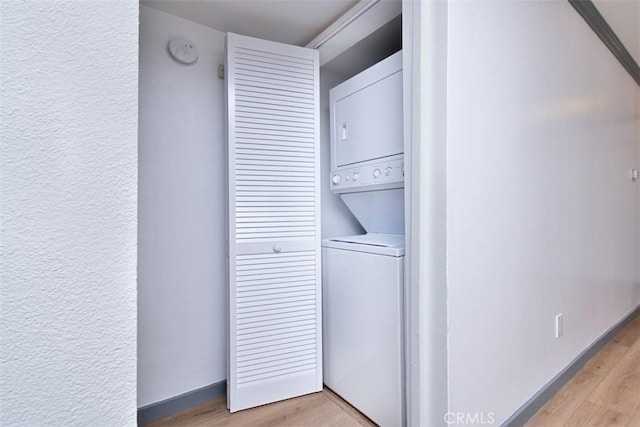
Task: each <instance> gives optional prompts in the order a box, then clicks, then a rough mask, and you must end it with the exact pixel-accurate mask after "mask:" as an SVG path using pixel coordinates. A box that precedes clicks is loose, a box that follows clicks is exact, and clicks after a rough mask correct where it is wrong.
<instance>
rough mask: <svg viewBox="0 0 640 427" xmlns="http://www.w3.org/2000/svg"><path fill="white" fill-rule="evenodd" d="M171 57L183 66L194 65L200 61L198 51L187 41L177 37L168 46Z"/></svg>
mask: <svg viewBox="0 0 640 427" xmlns="http://www.w3.org/2000/svg"><path fill="white" fill-rule="evenodd" d="M167 49H168V50H169V55H171V57H172V58H173V59H175V60H176V61H178V62H179V63H181V64H186V65H189V64H193V63H194V62H196V61H197V60H198V49H196V47H195V45H194V44H193V43H191V42H190V41H189V40H187V39H183V38H182V37H175V38H173V39H171V41H169V45H168V46H167Z"/></svg>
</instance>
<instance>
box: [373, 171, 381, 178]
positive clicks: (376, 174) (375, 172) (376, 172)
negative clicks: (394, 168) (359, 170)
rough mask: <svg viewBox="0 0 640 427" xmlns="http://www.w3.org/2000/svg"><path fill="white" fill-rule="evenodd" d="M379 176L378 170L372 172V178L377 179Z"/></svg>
mask: <svg viewBox="0 0 640 427" xmlns="http://www.w3.org/2000/svg"><path fill="white" fill-rule="evenodd" d="M379 176H380V169H375V170H374V171H373V177H374V178H378V177H379Z"/></svg>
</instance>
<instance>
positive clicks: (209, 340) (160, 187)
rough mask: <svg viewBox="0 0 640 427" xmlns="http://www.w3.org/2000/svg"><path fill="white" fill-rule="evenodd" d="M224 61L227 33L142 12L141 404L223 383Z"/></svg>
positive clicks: (224, 337) (145, 8) (139, 351)
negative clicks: (188, 48) (174, 47)
mask: <svg viewBox="0 0 640 427" xmlns="http://www.w3.org/2000/svg"><path fill="white" fill-rule="evenodd" d="M176 36H180V37H185V38H187V39H189V40H191V41H193V42H194V43H195V45H196V47H197V49H198V51H199V53H200V58H199V59H198V62H197V63H195V64H194V65H191V66H185V65H181V64H178V63H176V62H175V61H173V60H172V59H171V58H170V57H169V55H168V54H167V48H166V46H167V42H168V41H169V40H170V39H171V38H172V37H176ZM224 55H225V53H224V33H222V32H219V31H216V30H213V29H211V28H208V27H204V26H202V25H199V24H196V23H193V22H191V21H187V20H185V19H182V18H178V17H175V16H173V15H170V14H167V13H165V12H160V11H158V10H155V9H151V8H148V7H141V8H140V148H139V156H140V163H139V167H140V174H139V179H140V185H139V193H140V195H139V201H140V204H139V210H140V212H139V217H138V219H139V230H138V232H139V287H138V292H139V294H138V300H139V304H138V307H139V312H138V315H139V322H138V328H139V330H138V405H139V407H142V406H145V405H148V404H150V403H155V402H158V401H160V400H163V399H167V398H170V397H174V396H177V395H180V394H182V393H185V392H188V391H192V390H194V389H197V388H200V387H203V386H207V385H210V384H212V383H216V382H219V381H221V380H224V379H225V378H226V331H227V326H226V307H227V300H226V286H227V280H226V249H225V238H226V237H225V229H226V220H225V212H226V202H225V197H226V191H227V185H226V183H225V180H226V178H225V177H226V169H225V168H226V166H225V164H226V152H225V150H226V148H225V147H226V137H225V123H224V120H225V112H224V111H225V110H224V81H223V80H220V79H218V64H222V63H224Z"/></svg>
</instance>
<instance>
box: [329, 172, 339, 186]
mask: <svg viewBox="0 0 640 427" xmlns="http://www.w3.org/2000/svg"><path fill="white" fill-rule="evenodd" d="M331 181H332V182H333V183H334V184H335V185H338V184H340V181H341V179H340V175H339V174H335V175H333V178H332V179H331Z"/></svg>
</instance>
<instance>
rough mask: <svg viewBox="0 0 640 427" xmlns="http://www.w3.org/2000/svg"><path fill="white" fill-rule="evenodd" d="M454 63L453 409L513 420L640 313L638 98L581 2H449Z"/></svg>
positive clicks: (450, 83)
mask: <svg viewBox="0 0 640 427" xmlns="http://www.w3.org/2000/svg"><path fill="white" fill-rule="evenodd" d="M448 65H449V67H448V70H449V71H448V147H449V148H448V154H447V155H448V160H447V170H448V192H447V197H448V205H447V209H448V266H449V267H448V301H449V303H448V315H449V387H450V388H449V392H450V394H449V398H450V408H451V410H453V411H462V412H467V413H471V414H474V413H482V412H484V414H485V419H487V417H488V415H489V414H488V413H489V412H494V419H495V421H496V423H497V424H499V423H501V422H502V421H504V420H505V419H506V418H507V417H508V416H510V415H511V414H512V413H513V412H514V411H516V410H517V409H518V408H519V407H520V406H521V405H522V404H523V403H524V402H525V401H526V400H527V399H529V398H530V397H531V396H532V395H533V394H534V393H535V392H537V391H538V390H539V389H541V388H542V387H543V386H544V385H545V384H546V383H547V382H548V381H549V380H551V379H552V378H553V377H554V376H555V375H556V374H558V373H559V372H560V371H561V370H562V369H563V368H564V367H565V366H567V364H568V363H570V362H571V361H572V360H573V359H574V358H575V357H576V356H578V355H579V354H580V353H581V352H582V351H583V350H584V349H585V348H586V347H587V346H589V345H590V344H591V343H593V342H594V340H596V339H597V338H598V337H600V336H601V335H602V334H603V333H604V332H606V331H607V330H608V329H609V328H610V327H611V326H613V325H614V324H615V323H616V322H618V321H619V320H620V319H622V318H623V317H624V316H625V315H627V314H628V313H629V312H630V311H632V310H633V309H634V307H636V306H637V305H638V303H640V295H639V287H638V286H639V280H640V273H639V271H638V269H639V266H638V256H639V253H638V252H639V248H638V246H639V242H638V227H639V222H640V221H639V219H640V216H639V210H638V197H639V186H640V184H639V183H632V182H631V181H630V180H629V179H628V175H627V174H628V171H629V169H630V168H632V167H638V149H639V144H640V141H639V140H638V135H639V133H638V126H639V120H640V111H639V105H638V93H639V90H640V89H639V88H638V86H637V85H636V84H635V83H634V81H633V80H632V78H631V77H630V76H629V75H628V74H627V72H626V71H625V70H624V69H623V68H622V66H621V65H620V64H619V63H618V62H617V60H616V59H615V58H614V57H613V55H612V54H611V53H610V52H609V51H608V50H607V48H606V47H605V46H604V45H603V44H602V42H601V41H600V40H599V39H598V38H597V36H596V35H595V34H594V33H593V31H592V30H591V29H590V28H589V27H588V26H587V24H586V23H585V22H584V20H583V19H582V18H581V17H580V16H579V15H578V14H577V13H576V12H575V11H574V9H573V8H572V7H571V6H570V5H569V3H567V2H493V1H483V2H452V3H450V9H449V64H448ZM558 313H564V319H565V321H564V336H563V337H562V338H561V339H558V340H557V339H555V338H554V317H555V315H556V314H558Z"/></svg>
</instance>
